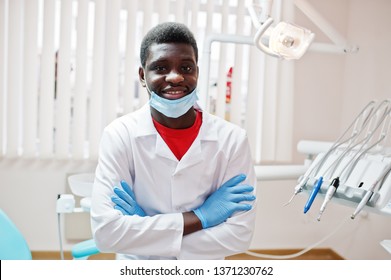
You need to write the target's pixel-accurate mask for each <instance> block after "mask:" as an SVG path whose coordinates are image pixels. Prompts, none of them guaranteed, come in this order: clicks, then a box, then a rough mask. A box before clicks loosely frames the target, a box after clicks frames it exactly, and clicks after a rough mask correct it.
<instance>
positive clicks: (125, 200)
mask: <svg viewBox="0 0 391 280" xmlns="http://www.w3.org/2000/svg"><path fill="white" fill-rule="evenodd" d="M245 179H246V176H245V175H244V174H239V175H237V176H234V177H233V178H231V179H229V180H228V181H227V182H225V183H224V184H223V185H222V186H221V187H220V188H218V189H217V190H216V191H215V192H214V193H212V194H211V195H210V196H209V197H208V198H207V199H206V200H205V201H204V203H203V204H202V205H201V206H200V207H198V208H197V209H194V210H193V211H189V212H184V213H182V215H183V221H184V229H183V235H187V234H190V233H193V232H196V231H199V230H202V229H206V228H210V227H214V226H217V225H219V224H221V223H223V222H224V221H226V220H227V219H228V218H230V217H231V216H232V215H233V214H234V213H235V212H237V211H248V210H250V209H251V208H252V206H251V205H250V204H246V203H241V202H245V201H253V200H255V196H254V195H253V194H252V192H253V190H254V187H252V186H249V185H245V184H240V183H241V182H243V181H244V180H245ZM121 186H122V189H120V188H118V187H114V193H115V194H113V195H112V197H111V200H112V201H113V202H114V204H115V205H114V208H115V209H117V210H119V211H121V212H122V214H124V215H130V216H133V215H138V216H140V217H145V216H146V214H145V212H144V210H143V209H142V208H141V207H140V205H139V204H138V203H137V201H136V197H135V195H134V192H133V191H132V189H131V187H130V186H129V185H128V184H127V183H126V182H125V181H121Z"/></svg>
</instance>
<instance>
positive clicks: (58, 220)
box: [57, 213, 64, 260]
mask: <svg viewBox="0 0 391 280" xmlns="http://www.w3.org/2000/svg"><path fill="white" fill-rule="evenodd" d="M60 219H61V213H57V226H58V238H59V242H60V255H61V260H64V250H63V248H62V236H61V221H60Z"/></svg>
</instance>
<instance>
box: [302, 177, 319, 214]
mask: <svg viewBox="0 0 391 280" xmlns="http://www.w3.org/2000/svg"><path fill="white" fill-rule="evenodd" d="M322 183H323V177H319V179H318V181H316V184H315V185H314V188H313V189H312V192H311V194H310V196H309V197H308V200H307V203H306V204H305V206H304V213H307V211H308V210H310V208H311V205H312V202H314V199H315V197H316V195H317V194H318V192H319V189H320V187H321V186H322Z"/></svg>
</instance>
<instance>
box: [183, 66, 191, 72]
mask: <svg viewBox="0 0 391 280" xmlns="http://www.w3.org/2000/svg"><path fill="white" fill-rule="evenodd" d="M182 69H183V71H185V72H191V71H192V70H193V67H191V66H184V67H182Z"/></svg>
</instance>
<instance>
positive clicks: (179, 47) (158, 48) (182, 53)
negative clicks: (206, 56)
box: [148, 43, 195, 60]
mask: <svg viewBox="0 0 391 280" xmlns="http://www.w3.org/2000/svg"><path fill="white" fill-rule="evenodd" d="M171 55H175V57H177V58H181V59H193V60H195V53H194V49H193V47H192V46H191V45H190V44H186V43H159V44H158V43H154V44H152V45H151V46H150V47H149V48H148V59H153V60H156V59H159V58H162V57H169V56H171Z"/></svg>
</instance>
